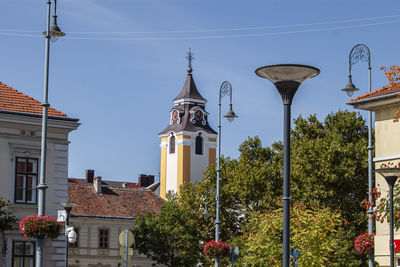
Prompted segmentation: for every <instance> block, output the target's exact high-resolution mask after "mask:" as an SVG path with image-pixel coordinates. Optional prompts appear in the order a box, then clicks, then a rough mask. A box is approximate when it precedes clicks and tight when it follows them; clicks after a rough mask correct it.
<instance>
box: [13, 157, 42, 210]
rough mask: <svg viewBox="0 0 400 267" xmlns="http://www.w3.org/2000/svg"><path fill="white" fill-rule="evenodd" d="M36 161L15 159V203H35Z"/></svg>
mask: <svg viewBox="0 0 400 267" xmlns="http://www.w3.org/2000/svg"><path fill="white" fill-rule="evenodd" d="M37 176H38V160H37V159H32V158H18V157H17V158H16V164H15V197H14V198H15V202H16V203H36V186H37Z"/></svg>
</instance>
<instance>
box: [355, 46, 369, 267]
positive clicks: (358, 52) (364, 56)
mask: <svg viewBox="0 0 400 267" xmlns="http://www.w3.org/2000/svg"><path fill="white" fill-rule="evenodd" d="M358 61H365V62H367V63H368V89H369V92H371V89H372V88H371V87H372V86H371V82H372V78H371V53H370V50H369V48H368V46H366V45H365V44H357V45H355V46H354V47H353V48H352V49H351V51H350V54H349V77H350V79H351V66H352V65H354V64H356V63H357V62H358ZM350 82H351V80H350ZM352 90H358V89H357V88H355V87H354V85H353V88H352ZM351 94H352V92H351ZM367 150H368V201H369V203H372V202H373V198H372V195H371V191H372V189H373V188H374V184H375V183H374V177H373V166H372V164H373V162H372V111H371V110H370V111H369V112H368V147H367ZM367 213H368V234H370V235H372V234H373V233H374V219H373V218H372V214H373V213H374V209H373V207H372V205H370V207H369V209H368V212H367ZM368 259H369V260H368V261H369V267H374V265H375V263H374V251H371V252H370V253H369V254H368Z"/></svg>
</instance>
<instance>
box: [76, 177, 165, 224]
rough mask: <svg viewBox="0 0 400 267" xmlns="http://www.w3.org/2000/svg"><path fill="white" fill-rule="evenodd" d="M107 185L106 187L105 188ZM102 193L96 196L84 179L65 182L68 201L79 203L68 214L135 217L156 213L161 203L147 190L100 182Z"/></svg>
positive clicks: (160, 200) (161, 201) (131, 185)
mask: <svg viewBox="0 0 400 267" xmlns="http://www.w3.org/2000/svg"><path fill="white" fill-rule="evenodd" d="M106 184H108V185H107V186H105V185H106ZM102 185H103V186H102V193H101V194H96V193H95V192H94V187H93V184H92V183H88V182H86V180H85V179H75V178H69V179H68V201H72V202H76V203H78V205H77V206H75V207H74V208H73V209H72V211H71V214H73V215H89V216H113V217H137V216H139V215H143V214H144V213H146V212H147V211H155V212H159V211H160V207H161V205H162V203H163V200H162V199H161V198H160V197H158V196H157V195H156V194H155V193H154V192H152V191H151V190H148V189H144V188H140V187H138V186H134V185H133V183H129V186H127V187H121V186H117V183H108V182H104V181H102Z"/></svg>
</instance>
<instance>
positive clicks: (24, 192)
mask: <svg viewBox="0 0 400 267" xmlns="http://www.w3.org/2000/svg"><path fill="white" fill-rule="evenodd" d="M19 159H23V160H25V171H24V172H19V171H18V160H19ZM29 160H34V161H36V173H33V172H28V171H27V166H28V163H29ZM18 175H22V176H24V177H25V178H24V180H23V185H22V200H21V199H18V200H17V195H18V194H17V176H18ZM27 176H33V177H34V181H35V183H34V185H32V188H29V189H30V190H31V191H32V193H33V192H34V193H35V198H34V199H33V200H32V201H27V194H28V188H27V182H28V180H27ZM38 176H39V159H38V158H33V157H20V156H15V173H14V203H16V204H30V205H36V204H37V198H38V190H37V186H38Z"/></svg>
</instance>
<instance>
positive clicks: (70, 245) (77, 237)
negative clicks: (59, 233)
mask: <svg viewBox="0 0 400 267" xmlns="http://www.w3.org/2000/svg"><path fill="white" fill-rule="evenodd" d="M74 231H75V233H76V240H75V242H74V243H69V242H68V245H69V247H70V248H79V228H75V227H74Z"/></svg>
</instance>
